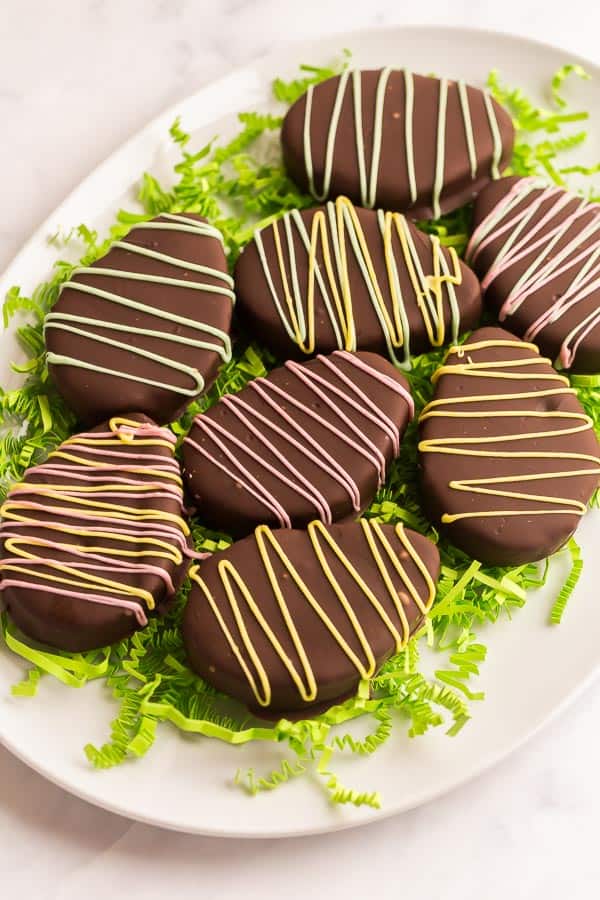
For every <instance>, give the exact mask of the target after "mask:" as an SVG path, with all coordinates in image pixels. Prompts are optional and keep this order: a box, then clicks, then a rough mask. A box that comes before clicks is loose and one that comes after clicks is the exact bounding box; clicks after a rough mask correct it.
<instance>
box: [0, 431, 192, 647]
mask: <svg viewBox="0 0 600 900" xmlns="http://www.w3.org/2000/svg"><path fill="white" fill-rule="evenodd" d="M175 443H176V441H175V438H174V436H173V434H172V432H171V431H170V430H169V429H167V428H159V427H158V426H157V425H155V424H154V422H151V421H150V420H149V419H148V418H147V417H146V416H141V415H138V414H129V415H128V416H117V417H113V418H112V419H111V420H110V421H109V422H105V423H103V424H102V425H99V426H97V427H96V428H93V429H92V430H90V431H88V432H83V433H80V434H75V435H73V436H72V437H70V438H68V439H67V440H66V441H64V442H63V443H62V444H60V446H59V447H57V448H56V450H54V451H52V452H51V453H50V455H49V456H48V459H47V460H46V461H45V462H43V463H41V464H40V465H37V466H33V467H32V468H30V469H29V470H28V471H27V473H26V475H25V478H24V479H23V481H22V482H20V483H18V484H15V485H14V486H13V488H12V489H11V490H10V492H9V494H8V497H7V498H6V500H5V502H4V504H3V505H2V508H1V509H0V516H1V518H2V522H1V524H0V603H1V604H2V605H3V606H4V607H5V608H7V609H8V613H9V616H10V618H11V620H12V621H13V622H15V623H16V624H17V625H18V627H19V628H20V629H21V631H22V632H23V633H24V634H25V635H27V636H28V637H29V638H33V639H34V640H36V641H40V642H42V643H44V644H48V645H50V646H52V647H57V648H58V649H60V650H67V651H71V652H82V651H86V650H93V649H96V648H98V647H105V646H107V645H109V644H112V643H114V642H116V641H119V640H122V639H123V638H126V637H129V636H130V635H132V634H133V633H134V632H135V631H136V630H137V629H138V628H143V627H144V626H145V625H146V624H147V623H148V619H149V617H150V616H151V615H153V614H156V613H157V612H158V613H160V612H162V611H164V610H165V609H166V608H167V606H168V604H169V602H170V601H171V600H172V599H173V597H174V596H175V593H176V591H177V589H178V588H179V586H180V585H181V582H182V581H183V578H184V576H185V573H186V571H187V568H188V563H189V551H188V539H189V528H188V526H187V524H186V522H185V514H184V511H183V489H182V484H181V476H180V472H179V465H178V463H177V461H176V459H175V456H174V453H175ZM10 639H11V637H10V634H9V635H8V636H7V640H9V641H10Z"/></svg>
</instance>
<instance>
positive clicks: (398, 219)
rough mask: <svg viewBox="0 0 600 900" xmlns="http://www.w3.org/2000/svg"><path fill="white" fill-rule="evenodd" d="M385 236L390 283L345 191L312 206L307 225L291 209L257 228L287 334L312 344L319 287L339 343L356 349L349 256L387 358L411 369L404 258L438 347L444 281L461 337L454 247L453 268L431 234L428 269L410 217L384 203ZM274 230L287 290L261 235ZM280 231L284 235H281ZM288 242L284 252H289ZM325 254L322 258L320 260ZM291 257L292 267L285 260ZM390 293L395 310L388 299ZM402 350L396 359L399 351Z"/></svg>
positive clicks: (310, 348) (442, 334)
mask: <svg viewBox="0 0 600 900" xmlns="http://www.w3.org/2000/svg"><path fill="white" fill-rule="evenodd" d="M377 216H378V222H379V228H380V235H381V240H382V242H383V248H384V254H385V262H386V271H387V283H384V284H380V282H379V280H378V278H377V273H376V271H375V267H374V265H373V260H372V257H371V253H370V251H369V245H368V241H367V238H366V236H365V233H364V231H363V227H362V225H361V223H360V220H359V218H358V215H357V212H356V209H355V208H354V206H353V204H352V202H351V201H350V200H348V198H347V197H338V198H337V199H336V200H335V202H330V203H327V205H326V206H325V208H324V209H319V210H316V211H315V212H314V215H313V218H312V222H311V225H310V232H309V231H308V229H307V227H306V225H305V223H304V221H303V219H302V216H301V215H300V212H299V210H292V211H291V212H289V213H286V214H285V215H284V216H283V217H282V218H281V219H279V220H277V221H275V222H273V223H272V224H271V225H270V226H268V228H267V229H263V230H261V231H256V232H255V233H254V240H255V243H256V248H257V252H258V256H259V259H260V263H261V266H262V270H263V273H264V276H265V280H266V282H267V285H268V287H269V292H270V294H271V298H272V300H273V304H274V306H275V308H276V310H277V313H278V314H279V317H280V319H281V322H282V325H283V327H284V328H285V331H286V333H287V334H288V336H289V337H290V339H291V340H292V341H294V343H295V344H297V345H298V347H300V349H301V350H302V351H303V352H304V353H306V354H308V355H309V354H312V353H313V352H314V350H315V302H316V298H315V294H316V288H317V287H318V289H319V292H320V294H321V297H322V298H323V303H324V305H325V311H326V314H327V317H328V319H329V322H330V324H331V327H332V329H333V332H334V335H335V338H336V342H337V346H338V348H339V349H340V350H342V349H343V350H356V349H357V342H356V322H355V318H354V309H353V303H352V287H351V282H350V274H349V255H350V254H352V256H353V257H354V259H355V261H356V262H357V264H358V266H359V269H360V272H361V275H362V277H363V280H364V283H365V285H366V287H367V290H368V293H369V298H370V300H371V303H372V304H373V309H374V310H375V313H376V315H377V318H378V320H379V323H380V326H381V330H382V333H383V335H384V337H385V342H386V345H387V351H388V354H389V356H390V359H391V360H392V361H393V362H394V363H395V364H396V365H398V366H400V367H401V368H405V369H407V368H410V329H409V323H408V317H407V314H406V300H405V298H404V297H403V295H402V291H401V288H400V277H399V262H400V265H403V266H404V268H405V269H406V270H407V271H408V273H409V277H410V281H411V285H412V289H413V296H412V297H411V298H410V299H411V300H412V301H413V302H416V303H417V306H418V308H419V310H420V312H421V315H422V317H423V321H424V324H425V329H426V331H427V336H428V338H429V341H430V343H431V345H432V346H434V347H439V346H441V345H442V344H443V343H444V342H445V340H446V326H445V321H444V293H443V286H444V285H446V288H447V295H448V302H449V304H450V311H451V332H452V340H456V339H457V337H458V333H459V326H460V311H459V307H458V301H457V297H456V291H455V290H454V288H455V286H456V285H459V284H461V283H462V271H461V268H460V262H459V259H458V256H457V255H456V252H455V250H454V248H452V247H450V248H449V255H450V261H451V263H452V272H451V271H450V266H449V265H448V260H447V258H446V255H445V253H444V249H443V248H442V246H441V244H440V240H439V238H438V237H437V236H435V235H433V236H431V237H430V241H431V253H432V268H433V274H429V275H426V274H425V272H424V271H423V267H422V264H421V261H420V258H419V252H418V249H417V247H416V244H415V241H414V237H413V235H412V233H411V229H410V226H409V224H408V222H407V220H406V218H405V217H404V216H403V215H401V214H400V213H392V212H386V213H384V212H383V211H382V210H379V211H378V213H377ZM294 229H295V230H296V232H297V233H298V234H299V235H300V239H301V241H302V245H303V247H304V251H305V253H306V255H307V257H308V286H307V290H306V295H305V296H303V294H302V291H301V289H300V284H299V281H298V272H297V266H296V249H295V246H294ZM269 230H270V231H271V232H272V235H273V240H274V243H275V250H276V265H277V271H278V274H279V275H280V278H281V283H282V287H283V290H282V293H283V296H281V295H280V293H279V292H278V290H277V289H276V287H275V282H274V279H273V272H272V271H271V263H270V262H269V259H268V257H267V253H266V251H265V247H264V242H263V234H264V233H265V232H266V231H269ZM281 230H283V235H284V237H283V239H282V235H281ZM394 234H395V235H396V236H397V237H398V240H399V242H400V247H401V254H402V256H401V260H400V261H399V260H398V259H397V255H396V251H395V250H394V246H393V237H394ZM284 241H285V251H286V252H285V253H284ZM320 254H322V257H323V265H321V264H320V263H318V261H317V260H318V257H319V255H320ZM286 255H287V259H288V260H289V266H288V263H287V261H286ZM388 295H390V296H391V313H390V310H389V309H388V302H386V300H387V297H388ZM399 349H402V351H403V353H402V357H401V358H399V356H398V354H397V353H396V351H397V350H399Z"/></svg>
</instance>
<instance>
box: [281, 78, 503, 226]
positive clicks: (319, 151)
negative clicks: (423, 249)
mask: <svg viewBox="0 0 600 900" xmlns="http://www.w3.org/2000/svg"><path fill="white" fill-rule="evenodd" d="M281 143H282V148H283V156H284V160H285V164H286V168H287V170H288V172H289V174H290V176H291V177H292V178H293V179H294V181H295V182H296V184H297V185H298V186H299V187H300V188H301V189H302V190H304V191H307V192H308V193H310V194H312V195H313V197H315V198H316V199H317V200H327V199H328V198H330V197H335V196H337V195H339V194H346V195H347V196H348V197H351V198H352V200H354V201H355V202H356V203H360V204H361V206H365V207H369V208H373V207H375V206H382V207H384V208H386V209H394V210H398V211H399V212H405V213H407V214H408V215H410V216H411V218H414V219H417V218H419V219H425V218H427V219H428V218H431V217H434V218H437V217H438V216H439V215H440V214H441V213H446V212H450V211H451V210H453V209H456V208H457V207H458V206H462V205H463V204H464V203H468V202H469V201H470V200H472V199H473V197H474V196H475V195H476V194H477V193H478V192H479V191H480V190H481V189H482V187H484V186H485V185H486V184H487V183H488V182H489V181H490V180H492V179H494V178H498V176H499V175H500V173H501V172H502V171H503V169H505V168H506V166H507V165H508V163H509V161H510V158H511V155H512V148H513V143H514V128H513V124H512V120H511V117H510V115H509V114H508V112H507V111H506V110H505V109H503V107H502V106H500V104H499V103H497V102H496V101H495V100H494V99H493V98H492V97H491V96H490V95H489V94H488V93H487V91H484V90H480V89H479V88H476V87H472V86H471V85H467V84H465V83H464V81H452V80H450V79H448V78H432V77H428V76H427V77H426V76H423V75H415V74H413V73H412V72H409V71H407V70H406V69H395V68H393V67H391V66H387V67H386V68H384V69H377V70H363V71H361V70H357V69H356V70H346V71H345V72H343V73H342V74H341V75H336V76H335V77H333V78H329V79H328V80H327V81H324V82H322V83H321V84H318V85H315V86H311V87H309V88H308V90H307V92H306V94H304V95H303V96H302V97H300V99H299V100H298V101H297V102H296V103H294V105H293V106H292V107H291V108H290V110H289V112H288V113H287V115H286V117H285V119H284V122H283V127H282V131H281Z"/></svg>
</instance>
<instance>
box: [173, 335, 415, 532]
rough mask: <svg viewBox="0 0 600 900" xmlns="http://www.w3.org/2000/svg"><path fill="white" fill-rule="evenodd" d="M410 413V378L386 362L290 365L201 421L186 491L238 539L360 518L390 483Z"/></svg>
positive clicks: (338, 359)
mask: <svg viewBox="0 0 600 900" xmlns="http://www.w3.org/2000/svg"><path fill="white" fill-rule="evenodd" d="M412 412H413V401H412V398H411V395H410V390H409V387H408V383H407V381H406V379H405V378H404V376H403V375H402V374H401V373H400V372H398V370H397V369H395V368H394V366H392V364H391V363H390V362H388V361H387V360H386V359H384V358H383V357H382V356H377V355H375V354H374V353H348V352H347V351H343V350H342V351H336V352H335V353H333V354H331V355H330V356H318V357H316V359H312V360H309V361H308V362H305V363H297V362H294V361H291V360H288V362H286V363H285V365H283V366H281V367H280V368H278V369H274V370H273V371H272V372H270V373H269V374H268V375H267V376H266V377H265V378H256V379H254V381H251V382H250V383H249V384H248V385H247V387H245V388H244V389H243V390H242V391H240V392H239V393H237V394H234V395H230V396H225V397H222V398H221V399H220V400H219V402H218V403H216V404H215V405H214V406H212V407H211V408H210V409H209V410H207V411H206V412H204V413H201V414H200V415H198V416H196V419H195V420H194V424H193V426H192V429H191V431H190V434H189V436H188V437H187V438H186V440H185V442H184V450H183V465H184V481H185V485H186V488H187V489H188V491H189V492H190V494H191V495H192V496H193V497H194V499H195V502H196V504H197V507H198V515H199V517H200V519H201V520H202V521H203V522H205V523H206V524H209V525H211V526H212V527H214V528H217V529H219V530H222V531H225V532H226V533H227V534H232V535H235V536H236V537H238V536H241V535H245V534H248V533H249V532H250V531H252V529H253V528H254V527H255V526H256V525H258V524H261V523H266V524H268V525H271V526H273V527H281V528H291V527H294V528H298V527H304V526H305V525H307V524H308V522H310V521H311V520H313V519H320V520H321V521H323V522H326V523H328V524H329V523H331V522H335V521H338V520H340V519H346V518H349V517H354V518H356V517H357V516H358V515H359V514H360V512H361V511H362V510H363V509H365V507H366V506H368V505H369V503H370V502H371V500H372V499H373V497H374V495H375V492H376V491H377V489H378V488H379V487H381V486H382V484H383V483H384V481H385V478H386V474H387V471H388V469H389V465H390V463H391V461H392V460H393V459H394V458H395V457H396V456H397V455H398V454H399V452H400V443H401V438H402V435H403V433H404V430H405V428H406V426H407V424H408V422H409V421H410V418H411V416H412Z"/></svg>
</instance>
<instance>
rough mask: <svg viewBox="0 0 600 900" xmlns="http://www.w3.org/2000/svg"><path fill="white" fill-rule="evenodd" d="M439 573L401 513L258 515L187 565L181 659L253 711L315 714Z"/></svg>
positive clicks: (347, 685) (379, 653) (406, 622)
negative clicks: (385, 517)
mask: <svg viewBox="0 0 600 900" xmlns="http://www.w3.org/2000/svg"><path fill="white" fill-rule="evenodd" d="M438 574H439V554H438V551H437V548H436V546H435V544H433V543H432V542H431V541H430V540H428V539H427V538H425V537H423V536H422V535H420V534H417V533H415V532H414V531H410V530H408V529H405V528H404V527H403V525H402V524H398V525H382V524H379V523H377V522H376V521H375V520H370V521H369V520H366V519H362V520H360V521H359V522H352V523H348V524H337V525H324V524H323V523H322V522H320V521H315V522H311V523H310V524H309V526H308V528H307V530H306V531H304V530H280V531H275V532H274V531H271V530H270V529H269V528H268V526H266V525H261V526H259V527H258V528H257V529H256V531H255V532H254V534H252V535H250V536H249V537H247V538H244V540H242V541H239V542H238V543H236V544H233V545H232V546H231V547H229V548H228V549H227V550H223V551H221V552H219V553H216V554H215V555H214V556H212V557H211V558H210V559H209V560H207V561H206V562H204V563H202V565H201V566H200V567H199V569H192V590H191V593H190V597H189V601H188V605H187V607H186V610H185V613H184V620H183V637H184V642H185V646H186V650H187V655H188V660H189V663H190V665H191V667H192V668H193V669H194V670H195V671H196V672H197V673H198V674H199V675H201V676H202V677H203V678H205V679H206V680H207V681H208V682H209V683H210V684H212V685H214V687H216V688H217V689H218V690H221V691H224V692H225V693H226V694H229V695H231V696H232V697H235V698H236V699H238V700H240V701H241V702H242V703H244V704H246V705H247V706H248V707H250V709H251V710H252V711H253V712H255V713H257V714H258V715H263V716H267V717H270V718H273V717H279V716H284V715H293V716H294V717H298V716H303V715H306V716H310V715H316V714H317V713H318V712H319V711H321V710H323V709H324V708H326V707H328V706H331V705H333V704H334V703H337V702H341V701H342V700H344V699H346V698H347V697H349V696H351V695H352V694H353V693H355V691H356V689H357V687H358V685H359V682H360V681H361V680H362V679H368V678H371V677H372V676H373V675H375V673H376V672H377V670H378V668H379V667H380V666H381V665H382V663H383V662H384V661H385V660H386V659H388V658H389V657H390V656H391V655H392V654H393V653H395V652H397V651H399V650H401V649H402V648H403V647H404V646H405V645H406V642H407V641H408V639H409V637H410V635H411V634H413V633H414V631H415V630H416V629H417V628H418V627H419V626H420V625H421V624H422V622H423V619H424V618H425V616H426V615H427V612H428V611H429V609H430V608H431V605H432V603H433V600H434V597H435V585H436V582H437V578H438Z"/></svg>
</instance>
